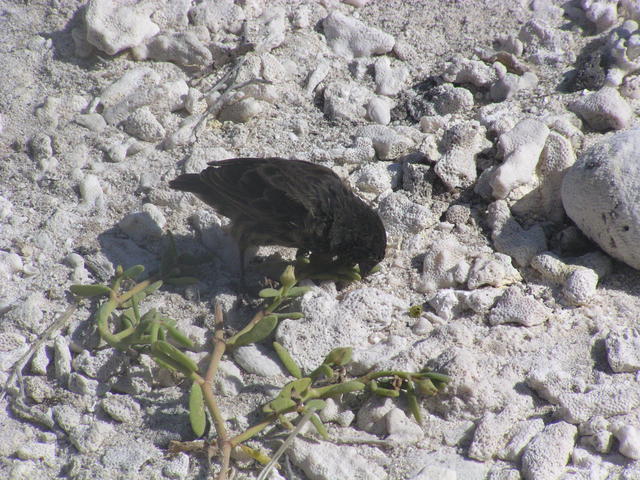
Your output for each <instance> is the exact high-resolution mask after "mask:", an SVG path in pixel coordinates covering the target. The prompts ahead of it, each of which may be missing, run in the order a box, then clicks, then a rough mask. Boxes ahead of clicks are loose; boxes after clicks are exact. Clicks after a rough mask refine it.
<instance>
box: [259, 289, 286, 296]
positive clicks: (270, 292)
mask: <svg viewBox="0 0 640 480" xmlns="http://www.w3.org/2000/svg"><path fill="white" fill-rule="evenodd" d="M280 295H282V291H280V290H276V289H275V288H263V289H262V290H260V291H259V292H258V296H259V297H260V298H275V297H279V296H280Z"/></svg>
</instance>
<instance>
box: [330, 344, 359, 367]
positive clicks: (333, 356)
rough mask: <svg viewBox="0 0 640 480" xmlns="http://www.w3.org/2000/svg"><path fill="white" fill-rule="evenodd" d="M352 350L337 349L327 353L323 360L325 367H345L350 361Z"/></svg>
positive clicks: (345, 348) (346, 348)
mask: <svg viewBox="0 0 640 480" xmlns="http://www.w3.org/2000/svg"><path fill="white" fill-rule="evenodd" d="M352 354H353V349H352V348H351V347H338V348H334V349H333V350H331V351H330V352H329V355H327V356H326V357H325V359H324V362H322V363H324V364H325V365H337V366H339V367H343V366H345V365H346V364H347V363H349V362H350V361H351V356H352Z"/></svg>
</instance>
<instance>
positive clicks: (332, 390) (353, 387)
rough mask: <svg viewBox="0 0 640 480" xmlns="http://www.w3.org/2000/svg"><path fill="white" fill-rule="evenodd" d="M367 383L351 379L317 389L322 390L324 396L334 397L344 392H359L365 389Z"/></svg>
mask: <svg viewBox="0 0 640 480" xmlns="http://www.w3.org/2000/svg"><path fill="white" fill-rule="evenodd" d="M365 387H366V385H365V384H364V383H362V382H359V381H357V380H351V381H349V382H344V383H338V384H336V385H330V386H327V387H322V388H318V389H316V390H317V391H319V392H321V397H322V398H327V397H334V396H336V395H342V394H344V393H351V392H358V391H360V390H364V389H365Z"/></svg>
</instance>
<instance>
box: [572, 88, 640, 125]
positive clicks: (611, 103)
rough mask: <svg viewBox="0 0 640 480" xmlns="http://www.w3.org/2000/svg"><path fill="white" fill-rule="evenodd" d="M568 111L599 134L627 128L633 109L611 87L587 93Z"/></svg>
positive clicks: (573, 103)
mask: <svg viewBox="0 0 640 480" xmlns="http://www.w3.org/2000/svg"><path fill="white" fill-rule="evenodd" d="M569 109H570V110H571V111H572V112H575V113H577V114H578V115H579V116H580V117H582V118H583V119H584V121H586V122H587V123H588V124H589V126H590V127H591V128H593V129H594V130H597V131H601V132H603V131H607V130H622V129H624V128H627V127H628V126H629V125H630V124H631V121H632V119H633V109H632V108H631V106H630V105H629V103H628V102H627V101H626V100H625V99H624V98H622V96H621V95H620V94H619V93H618V90H617V89H616V88H613V87H602V88H601V89H600V90H598V91H597V92H593V93H589V94H587V95H586V96H584V97H582V98H579V99H577V100H575V101H574V102H572V103H570V104H569Z"/></svg>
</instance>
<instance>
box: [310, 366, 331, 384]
mask: <svg viewBox="0 0 640 480" xmlns="http://www.w3.org/2000/svg"><path fill="white" fill-rule="evenodd" d="M309 376H310V377H311V378H313V379H314V380H315V379H316V378H320V377H325V378H331V377H333V369H332V368H331V367H330V366H329V365H326V364H324V363H323V364H322V365H320V366H319V367H318V368H316V369H315V370H314V371H313V372H311V373H310V374H309Z"/></svg>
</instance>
